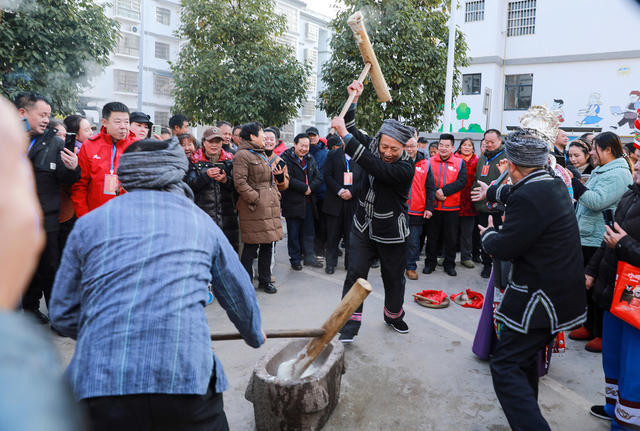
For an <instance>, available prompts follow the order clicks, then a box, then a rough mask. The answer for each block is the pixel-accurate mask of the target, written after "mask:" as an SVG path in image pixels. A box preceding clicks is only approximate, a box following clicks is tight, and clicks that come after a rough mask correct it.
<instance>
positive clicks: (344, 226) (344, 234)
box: [324, 205, 353, 269]
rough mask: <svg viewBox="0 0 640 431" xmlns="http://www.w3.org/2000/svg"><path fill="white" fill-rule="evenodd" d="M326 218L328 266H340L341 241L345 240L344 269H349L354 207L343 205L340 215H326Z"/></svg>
mask: <svg viewBox="0 0 640 431" xmlns="http://www.w3.org/2000/svg"><path fill="white" fill-rule="evenodd" d="M324 216H325V218H326V219H327V257H326V263H327V266H328V267H329V266H330V267H334V268H335V267H336V265H337V264H338V247H339V246H340V239H341V238H344V250H345V253H344V269H348V268H349V244H350V243H351V238H350V237H351V235H350V233H351V225H352V224H353V207H352V206H351V205H342V209H341V210H340V215H338V216H332V215H329V214H325V215H324Z"/></svg>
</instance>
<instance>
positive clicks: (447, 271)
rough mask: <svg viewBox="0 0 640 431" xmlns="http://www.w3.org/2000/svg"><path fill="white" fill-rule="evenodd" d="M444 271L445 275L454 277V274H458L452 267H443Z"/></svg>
mask: <svg viewBox="0 0 640 431" xmlns="http://www.w3.org/2000/svg"><path fill="white" fill-rule="evenodd" d="M444 272H446V273H447V275H450V276H451V277H455V276H456V275H458V273H457V272H456V270H455V269H454V268H445V269H444Z"/></svg>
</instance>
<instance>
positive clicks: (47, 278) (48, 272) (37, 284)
mask: <svg viewBox="0 0 640 431" xmlns="http://www.w3.org/2000/svg"><path fill="white" fill-rule="evenodd" d="M59 235H60V232H58V231H55V232H47V242H46V244H45V246H44V250H42V254H41V255H40V261H39V262H38V268H37V269H36V272H35V274H34V275H33V278H32V279H31V283H30V284H29V287H28V288H27V291H26V292H25V294H24V296H23V298H22V308H23V309H24V310H38V309H39V308H40V298H42V295H43V294H44V299H45V301H46V303H47V308H49V298H50V297H51V288H52V287H53V280H54V279H55V277H56V271H57V270H58V265H60V246H59V244H58V239H59Z"/></svg>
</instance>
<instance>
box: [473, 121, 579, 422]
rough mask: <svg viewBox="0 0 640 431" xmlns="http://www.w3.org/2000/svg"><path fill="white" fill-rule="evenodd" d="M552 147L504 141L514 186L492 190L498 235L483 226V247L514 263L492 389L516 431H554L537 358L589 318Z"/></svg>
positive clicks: (569, 210)
mask: <svg viewBox="0 0 640 431" xmlns="http://www.w3.org/2000/svg"><path fill="white" fill-rule="evenodd" d="M548 151H549V150H548V146H547V144H546V143H545V142H543V141H541V140H540V139H538V138H536V137H534V136H532V135H530V134H529V132H527V131H525V130H520V131H517V132H514V133H512V134H511V135H509V136H508V137H507V139H506V144H505V152H506V157H507V160H508V170H509V176H510V177H511V181H512V183H513V185H512V186H508V185H504V184H503V185H498V184H496V185H493V186H491V187H490V188H489V189H488V191H487V195H486V196H487V200H488V201H490V202H499V203H502V204H504V205H506V211H505V220H504V223H503V225H502V227H501V228H500V230H496V229H495V228H494V227H493V224H492V223H491V219H489V224H488V226H487V227H486V228H485V227H482V226H481V227H480V230H481V234H482V246H483V247H484V249H485V251H486V252H487V253H488V254H490V255H492V256H494V257H495V258H496V259H500V260H509V261H511V262H513V266H512V271H511V274H510V279H509V282H508V284H507V286H506V288H505V290H504V296H503V298H502V302H501V303H500V305H499V307H498V308H497V310H496V312H495V318H496V320H497V321H498V322H499V341H498V345H497V347H496V350H495V353H494V355H493V357H492V359H491V376H492V378H493V386H494V389H495V391H496V395H497V397H498V400H499V401H500V404H501V405H502V409H503V410H504V412H505V415H506V416H507V419H508V421H509V424H510V425H511V428H512V429H514V430H536V431H539V430H549V429H550V428H549V425H548V424H547V422H546V420H545V419H544V417H543V416H542V414H541V413H540V408H539V407H538V403H537V397H538V374H537V354H538V352H539V351H540V350H541V349H542V348H544V347H545V346H546V345H548V344H549V343H550V342H551V341H552V340H553V337H554V336H555V334H557V333H558V332H560V331H563V330H567V329H569V328H572V327H574V326H576V325H577V324H579V323H581V322H583V321H584V320H585V318H586V303H585V296H584V286H585V279H584V271H583V262H582V251H581V248H580V235H579V231H578V224H577V221H576V218H575V215H574V210H573V204H572V202H571V198H570V197H569V194H568V193H567V188H566V186H565V185H564V183H563V181H562V180H561V179H559V178H556V177H554V176H552V175H551V174H549V172H548V171H547V170H546V169H544V168H543V166H544V165H545V164H546V163H547V157H548Z"/></svg>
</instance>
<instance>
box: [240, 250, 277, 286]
mask: <svg viewBox="0 0 640 431" xmlns="http://www.w3.org/2000/svg"><path fill="white" fill-rule="evenodd" d="M272 251H273V243H272V242H268V243H266V244H244V247H243V249H242V256H240V262H242V266H244V269H246V270H247V273H248V274H249V278H251V281H253V259H255V258H256V256H257V257H258V282H259V283H260V284H268V283H270V282H271V253H272Z"/></svg>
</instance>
